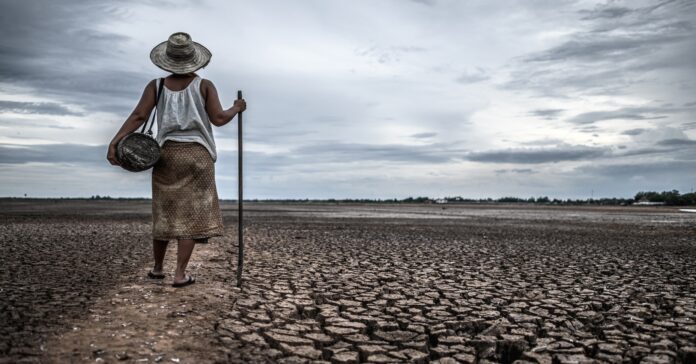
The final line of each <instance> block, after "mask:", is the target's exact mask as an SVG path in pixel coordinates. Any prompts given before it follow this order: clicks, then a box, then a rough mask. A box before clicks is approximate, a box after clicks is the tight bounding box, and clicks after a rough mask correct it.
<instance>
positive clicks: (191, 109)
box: [155, 76, 217, 161]
mask: <svg viewBox="0 0 696 364" xmlns="http://www.w3.org/2000/svg"><path fill="white" fill-rule="evenodd" d="M155 84H156V86H157V87H159V79H158V80H157V81H156V82H155ZM156 140H157V142H158V143H159V145H160V146H162V145H164V142H165V141H167V140H173V141H177V142H195V143H200V144H202V145H203V146H204V147H205V148H206V149H208V152H209V153H210V156H211V157H213V161H215V160H217V153H216V151H215V139H213V127H212V125H211V124H210V119H208V113H207V112H206V110H205V100H204V99H203V96H202V95H201V78H200V77H198V76H196V78H194V79H193V81H191V83H189V85H188V86H187V87H186V88H185V89H183V90H181V91H172V90H170V89H168V88H167V86H164V87H162V96H161V97H160V100H159V102H158V103H157V138H156Z"/></svg>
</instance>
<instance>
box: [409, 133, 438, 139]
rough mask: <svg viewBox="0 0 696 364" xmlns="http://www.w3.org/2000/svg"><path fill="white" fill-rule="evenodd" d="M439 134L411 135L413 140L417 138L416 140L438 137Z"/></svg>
mask: <svg viewBox="0 0 696 364" xmlns="http://www.w3.org/2000/svg"><path fill="white" fill-rule="evenodd" d="M436 135H437V133H432V132H426V133H416V134H411V135H410V136H411V138H416V139H428V138H432V137H434V136H436Z"/></svg>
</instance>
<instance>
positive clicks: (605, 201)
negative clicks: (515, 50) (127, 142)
mask: <svg viewBox="0 0 696 364" xmlns="http://www.w3.org/2000/svg"><path fill="white" fill-rule="evenodd" d="M10 198H12V199H14V198H15V197H10ZM25 198H26V197H25ZM48 199H49V200H149V198H141V197H111V196H100V195H94V196H92V197H89V198H74V197H61V198H48ZM228 201H229V200H228ZM247 201H251V202H276V203H322V202H324V203H327V202H328V203H393V204H399V203H404V204H412V203H436V204H438V203H440V204H445V203H448V204H456V203H475V204H490V203H515V204H517V203H519V204H544V205H607V206H613V205H615V206H626V205H633V204H653V205H656V204H660V205H667V206H688V205H696V193H694V192H690V193H684V194H680V193H679V191H677V190H672V191H662V192H654V191H646V192H642V191H641V192H638V193H636V195H635V197H633V198H617V197H605V198H588V199H570V198H568V199H557V198H554V199H551V198H549V197H548V196H539V197H528V198H520V197H513V196H508V197H501V198H496V199H493V198H479V199H473V198H464V197H461V196H455V197H444V198H430V197H427V196H418V197H407V198H404V199H396V198H391V199H369V198H347V199H333V198H330V199H307V198H305V199H262V200H259V199H252V200H247Z"/></svg>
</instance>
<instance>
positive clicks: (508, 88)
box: [0, 0, 696, 199]
mask: <svg viewBox="0 0 696 364" xmlns="http://www.w3.org/2000/svg"><path fill="white" fill-rule="evenodd" d="M0 31H1V32H2V34H3V36H2V37H0V49H1V52H0V196H23V195H24V194H27V196H30V197H42V196H52V197H58V196H73V197H74V196H91V195H96V194H99V195H110V196H128V197H137V196H146V197H149V196H150V180H149V179H150V173H149V172H143V173H138V174H134V173H130V172H125V171H123V170H121V169H119V168H117V167H113V166H110V165H109V164H108V162H107V161H106V145H107V144H108V142H109V141H110V140H111V138H112V137H113V135H114V134H115V132H116V130H117V129H118V128H119V127H120V125H121V124H122V123H123V121H124V120H125V118H126V117H128V115H129V113H130V112H131V111H132V109H133V107H134V106H135V103H136V102H137V100H138V98H139V96H140V94H141V93H142V90H143V88H144V87H145V85H146V84H147V83H148V82H149V81H150V80H151V79H153V78H156V77H161V76H164V73H163V72H162V71H160V70H159V69H158V68H157V67H155V66H154V65H153V64H151V63H150V60H149V52H150V50H151V48H152V47H153V46H154V45H155V44H157V43H159V42H161V41H164V40H166V38H167V37H168V36H169V35H170V34H171V33H173V32H176V31H185V32H188V33H189V34H191V36H192V37H193V39H194V40H195V41H197V42H200V43H202V44H204V45H205V46H207V47H208V48H209V49H210V50H211V52H212V54H213V58H212V60H211V62H210V64H209V65H208V67H206V68H205V69H204V70H202V71H201V72H200V75H201V76H202V77H205V78H208V79H210V80H212V81H213V82H214V83H215V84H216V86H217V88H218V90H219V91H220V94H221V98H222V100H223V104H225V105H228V106H229V105H231V104H232V102H233V100H234V98H235V97H236V90H237V89H242V90H243V91H244V95H245V98H246V99H247V100H248V103H249V108H248V110H247V112H246V113H245V117H244V120H245V123H246V127H245V129H244V131H245V140H244V141H245V154H244V156H245V173H246V176H245V197H248V198H260V199H262V198H305V197H306V198H332V197H333V198H358V197H366V198H392V197H397V198H403V197H407V196H415V195H427V196H431V197H439V196H455V195H461V196H465V197H500V196H510V195H513V196H520V197H528V196H539V195H548V196H551V197H559V198H568V197H570V198H586V197H590V196H591V195H592V194H594V197H600V196H633V195H634V194H635V192H637V191H640V190H666V189H669V190H671V189H678V190H680V191H682V192H688V191H690V190H691V189H692V188H693V187H694V185H696V2H694V1H693V0H667V1H636V0H634V1H574V0H518V1H508V0H506V1H502V0H500V1H491V0H474V1H459V0H371V1H367V0H365V1H344V0H332V1H328V0H298V1H280V0H276V1H265V0H261V1H223V0H219V1H213V0H199V1H191V2H184V1H156V0H146V1H142V0H141V1H132V2H128V1H119V2H115V1H104V2H99V1H73V0H70V1H67V0H60V1H34V0H3V1H2V2H1V3H0ZM235 125H236V121H235V122H233V123H230V124H228V125H226V126H224V127H221V128H218V129H215V137H216V141H217V144H218V152H219V153H220V157H219V159H218V161H217V163H216V173H217V183H218V190H219V193H220V196H221V197H222V198H234V197H235V196H236V171H237V166H236V145H237V144H236V134H237V129H236V126H235Z"/></svg>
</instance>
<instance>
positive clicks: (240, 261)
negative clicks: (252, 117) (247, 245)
mask: <svg viewBox="0 0 696 364" xmlns="http://www.w3.org/2000/svg"><path fill="white" fill-rule="evenodd" d="M241 99H242V90H238V91H237V100H241ZM237 120H238V122H237V123H238V124H239V125H238V128H237V168H238V171H237V177H238V178H237V189H238V190H237V219H238V223H237V244H238V247H239V252H238V254H237V287H240V288H241V287H242V268H243V267H244V214H243V211H244V206H243V201H244V198H243V196H244V194H243V191H244V190H243V189H242V187H243V185H242V180H243V179H242V112H241V111H240V112H239V115H237Z"/></svg>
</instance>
